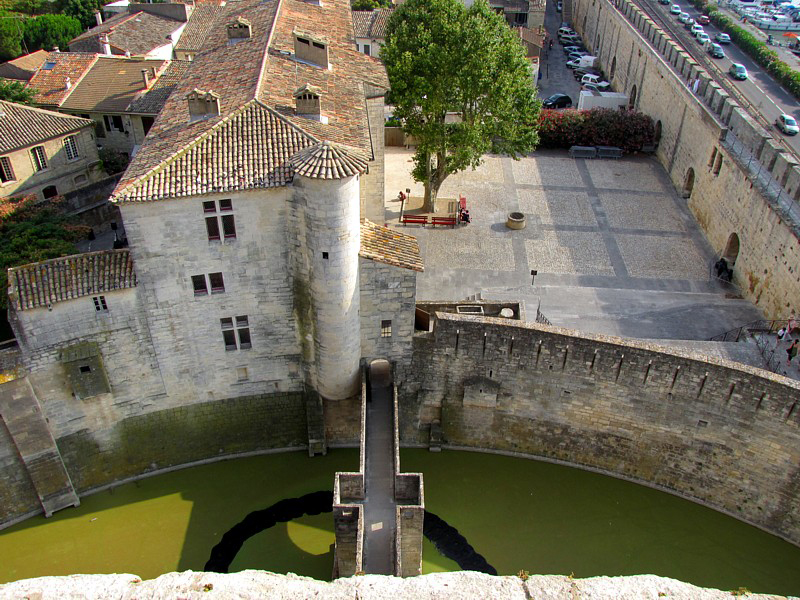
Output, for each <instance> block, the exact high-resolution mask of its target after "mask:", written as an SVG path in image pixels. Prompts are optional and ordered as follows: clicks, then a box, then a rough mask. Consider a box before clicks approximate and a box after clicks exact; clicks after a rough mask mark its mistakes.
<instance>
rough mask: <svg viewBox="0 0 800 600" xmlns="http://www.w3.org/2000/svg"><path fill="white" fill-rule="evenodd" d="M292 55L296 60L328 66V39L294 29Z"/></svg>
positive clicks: (324, 67) (323, 66)
mask: <svg viewBox="0 0 800 600" xmlns="http://www.w3.org/2000/svg"><path fill="white" fill-rule="evenodd" d="M292 35H293V36H294V56H295V58H296V59H297V60H300V61H303V62H306V63H311V64H313V65H317V66H319V67H322V68H323V69H327V68H328V40H327V39H326V38H324V37H322V36H318V35H314V34H312V33H308V32H306V31H300V30H299V29H295V30H294V31H293V32H292Z"/></svg>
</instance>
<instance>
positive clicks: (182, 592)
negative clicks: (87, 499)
mask: <svg viewBox="0 0 800 600" xmlns="http://www.w3.org/2000/svg"><path fill="white" fill-rule="evenodd" d="M312 597H313V598H325V599H326V600H338V599H342V600H345V599H347V600H355V599H357V598H358V599H359V600H384V599H386V598H392V599H393V600H417V599H431V600H433V599H436V600H450V599H452V600H469V599H472V598H475V599H481V600H483V599H485V598H503V599H504V600H517V599H518V600H529V599H531V598H536V599H538V600H559V599H561V598H564V599H569V600H572V599H576V598H587V599H588V598H591V599H592V600H634V599H635V600H639V599H644V598H647V599H651V598H652V599H658V598H668V599H670V600H716V599H720V600H721V599H723V598H724V599H725V600H730V599H731V598H732V597H734V595H733V594H732V593H731V592H730V591H720V590H713V589H706V588H699V587H696V586H693V585H690V584H688V583H683V582H681V581H677V580H675V579H668V578H666V577H656V576H655V575H636V576H632V577H593V578H591V579H570V578H569V577H564V576H561V575H532V576H531V577H530V578H528V579H527V581H522V580H521V579H520V578H519V577H513V576H512V577H494V576H491V575H484V574H482V573H474V572H459V573H436V574H432V575H423V576H420V577H410V578H407V579H400V578H396V577H387V576H382V575H365V576H361V577H350V578H347V579H338V580H336V581H333V582H330V583H329V582H324V581H317V580H315V579H310V578H307V577H299V576H297V575H293V574H289V575H276V574H274V573H268V572H265V571H242V572H241V573H231V574H225V575H223V574H220V573H195V572H192V571H186V572H184V573H167V574H166V575H162V576H161V577H158V578H156V579H151V580H147V581H142V580H141V579H140V578H139V577H137V576H136V575H72V576H68V577H40V578H38V579H24V580H21V581H16V582H13V583H8V584H5V585H0V600H6V599H8V600H11V599H14V600H16V599H18V598H37V600H50V599H53V600H55V599H58V600H69V599H77V598H81V599H84V598H88V599H98V600H99V599H103V600H105V599H109V600H110V599H112V598H113V599H114V600H123V599H125V600H127V599H131V600H133V599H134V598H183V599H190V598H203V599H209V600H212V599H214V598H237V599H241V600H248V599H253V600H256V599H258V600H261V599H262V598H270V599H283V598H285V599H287V600H289V599H292V600H294V599H295V598H312ZM746 597H747V598H751V599H753V600H759V599H760V600H766V599H767V598H769V599H771V600H779V599H781V598H784V596H772V595H765V594H747V596H746Z"/></svg>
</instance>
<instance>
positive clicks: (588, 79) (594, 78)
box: [581, 73, 600, 85]
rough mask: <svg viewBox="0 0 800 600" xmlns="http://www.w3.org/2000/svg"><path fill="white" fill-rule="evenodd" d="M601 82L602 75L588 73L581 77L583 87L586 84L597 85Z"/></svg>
mask: <svg viewBox="0 0 800 600" xmlns="http://www.w3.org/2000/svg"><path fill="white" fill-rule="evenodd" d="M599 81H600V75H592V74H591V73H587V74H586V75H584V76H583V77H581V85H583V84H584V83H597V82H599Z"/></svg>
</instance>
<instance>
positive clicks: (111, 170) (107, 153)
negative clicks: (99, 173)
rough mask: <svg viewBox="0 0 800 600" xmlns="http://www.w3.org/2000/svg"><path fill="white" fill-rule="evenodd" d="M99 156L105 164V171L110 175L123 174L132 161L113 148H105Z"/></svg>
mask: <svg viewBox="0 0 800 600" xmlns="http://www.w3.org/2000/svg"><path fill="white" fill-rule="evenodd" d="M99 155H100V161H101V162H102V164H103V170H104V171H105V172H106V173H108V174H109V175H114V174H115V173H122V172H123V171H124V170H125V169H126V168H127V166H128V163H129V162H130V159H128V158H127V157H126V156H124V155H123V154H122V153H120V152H117V151H116V150H112V149H111V148H103V149H102V150H100V152H99Z"/></svg>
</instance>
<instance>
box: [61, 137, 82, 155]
mask: <svg viewBox="0 0 800 600" xmlns="http://www.w3.org/2000/svg"><path fill="white" fill-rule="evenodd" d="M64 150H65V151H66V152H67V160H75V159H76V158H79V157H78V144H77V142H76V141H75V136H74V135H68V136H67V137H65V138H64Z"/></svg>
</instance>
